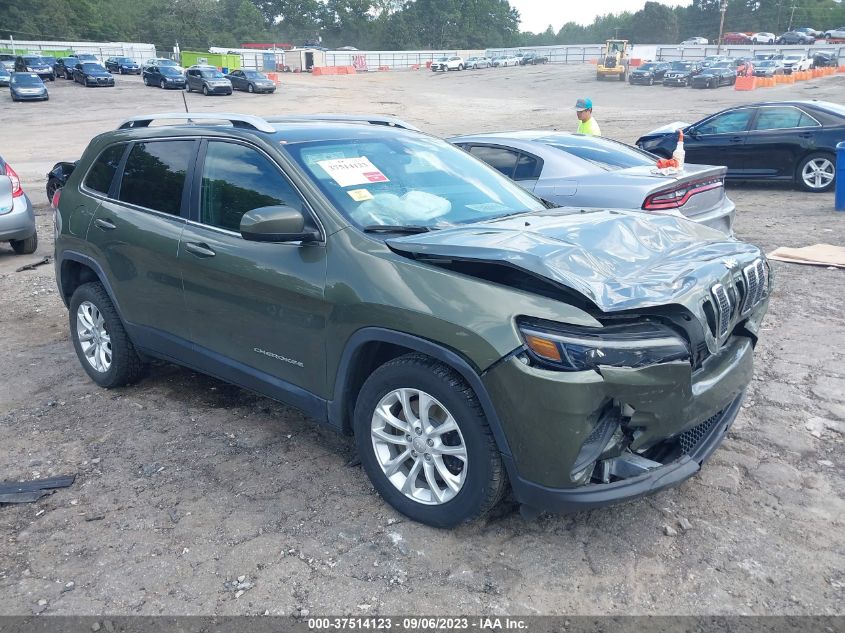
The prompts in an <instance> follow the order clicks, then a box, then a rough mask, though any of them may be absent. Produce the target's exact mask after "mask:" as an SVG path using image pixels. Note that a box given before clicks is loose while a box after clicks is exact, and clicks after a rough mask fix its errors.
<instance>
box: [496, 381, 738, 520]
mask: <svg viewBox="0 0 845 633" xmlns="http://www.w3.org/2000/svg"><path fill="white" fill-rule="evenodd" d="M744 397H745V392H743V393H741V394H740V395H739V396H737V397H736V398H735V399H734V401H733V402H731V404H730V405H729V406H728V407H727V408H726V409H725V410H724V411H723V412H722V413H721V414H719V415H718V417H716V419H715V420H713V421H712V422H711V423H710V424H709V428H708V429H707V431H706V433H705V434H704V436H703V437H702V438H701V439H700V440H699V442H698V443H697V445H696V446H695V448H694V449H693V451H692V452H691V453H690V454H687V455H683V456H682V457H680V458H679V459H677V460H675V461H674V462H671V463H669V464H665V465H664V466H663V467H661V468H655V469H654V470H650V471H648V472H647V473H644V474H642V475H639V476H638V477H630V478H628V479H622V480H620V481H615V482H613V483H608V484H588V485H585V486H580V487H578V488H550V487H547V486H543V485H541V484H538V483H535V482H532V481H528V480H526V479H523V478H521V477H515V478H514V477H512V478H511V487H512V488H513V492H514V496H515V497H516V499H517V500H518V501H519V502H520V503H523V504H525V505H527V506H530V507H534V508H542V509H545V510H550V511H553V512H561V513H567V512H577V511H582V510H588V509H590V508H600V507H603V506H608V505H612V504H616V503H624V502H626V501H633V500H634V499H638V498H640V497H644V496H646V495H650V494H653V493H655V492H658V491H660V490H664V489H665V488H671V487H672V486H677V485H679V484H681V483H682V482H684V481H686V480H687V479H689V478H690V477H692V476H693V475H695V474H696V473H697V472H698V471H699V470H701V466H702V464H703V463H704V462H705V461H706V460H707V458H708V457H710V455H712V454H713V452H714V451H715V450H716V449H717V448H718V447H719V445H720V444H721V443H722V440H724V439H725V436H726V435H727V432H728V429H730V427H731V425H732V424H733V422H734V420H735V419H736V416H737V414H738V413H739V410H740V407H741V405H742V401H743V398H744ZM704 424H707V422H706V421H705V422H704V423H702V426H703V425H704ZM505 461H506V463H507V462H509V461H510V462H512V458H509V457H505ZM512 465H513V464H512V463H511V464H508V466H509V467H510V466H512Z"/></svg>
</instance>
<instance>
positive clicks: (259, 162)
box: [200, 141, 302, 232]
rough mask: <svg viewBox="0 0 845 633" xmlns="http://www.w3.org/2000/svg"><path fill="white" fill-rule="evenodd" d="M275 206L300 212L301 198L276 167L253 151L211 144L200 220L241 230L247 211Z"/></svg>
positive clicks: (221, 144)
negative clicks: (291, 208)
mask: <svg viewBox="0 0 845 633" xmlns="http://www.w3.org/2000/svg"><path fill="white" fill-rule="evenodd" d="M276 205H287V206H289V207H294V208H296V209H300V210H301V209H302V199H301V198H300V197H299V194H297V192H296V190H295V189H294V188H293V186H292V185H291V184H290V183H289V182H288V181H287V179H286V178H285V177H284V176H283V175H282V174H281V172H280V171H279V168H278V167H277V166H276V165H275V164H274V163H272V162H271V161H270V160H269V159H268V158H267V157H265V156H264V155H262V154H260V153H258V152H257V151H256V150H254V149H252V148H250V147H246V146H244V145H238V144H236V143H222V142H214V141H213V142H210V143H209V144H208V150H207V151H206V155H205V164H204V165H203V170H202V195H201V198H200V220H201V221H202V222H203V224H209V225H211V226H216V227H218V228H221V229H227V230H229V231H236V232H239V231H240V226H241V218H242V217H243V215H244V213H246V212H247V211H252V210H253V209H259V208H261V207H269V206H276Z"/></svg>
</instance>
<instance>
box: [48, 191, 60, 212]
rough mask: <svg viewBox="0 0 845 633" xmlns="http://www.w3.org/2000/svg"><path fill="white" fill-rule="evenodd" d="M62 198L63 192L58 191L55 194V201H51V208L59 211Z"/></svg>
mask: <svg viewBox="0 0 845 633" xmlns="http://www.w3.org/2000/svg"><path fill="white" fill-rule="evenodd" d="M61 197H62V190H61V189H56V191H55V192H53V199H52V200H50V206H51V207H53V208H54V209H58V208H59V199H61Z"/></svg>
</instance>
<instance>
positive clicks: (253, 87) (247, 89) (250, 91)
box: [246, 84, 255, 94]
mask: <svg viewBox="0 0 845 633" xmlns="http://www.w3.org/2000/svg"><path fill="white" fill-rule="evenodd" d="M246 91H247V92H248V93H249V94H252V93H253V92H255V86H253V85H252V84H249V85H248V86H247V88H246Z"/></svg>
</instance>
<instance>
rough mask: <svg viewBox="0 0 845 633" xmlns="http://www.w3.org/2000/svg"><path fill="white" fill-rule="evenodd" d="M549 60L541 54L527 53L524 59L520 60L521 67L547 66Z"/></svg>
mask: <svg viewBox="0 0 845 633" xmlns="http://www.w3.org/2000/svg"><path fill="white" fill-rule="evenodd" d="M548 61H549V58H548V57H546V56H545V55H541V54H540V53H525V55H523V56H522V58H521V59H520V60H519V65H520V66H529V65H530V66H536V65H537V64H546V63H548Z"/></svg>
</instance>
